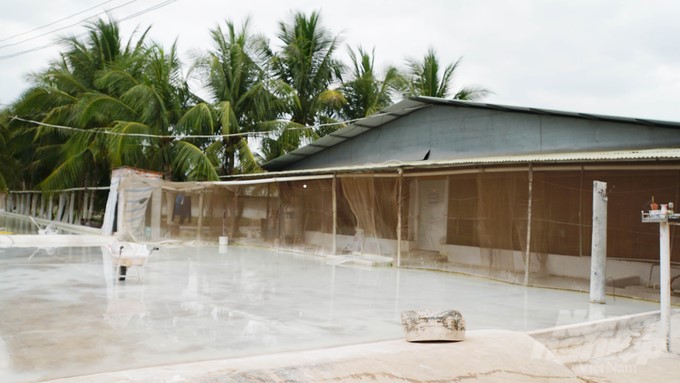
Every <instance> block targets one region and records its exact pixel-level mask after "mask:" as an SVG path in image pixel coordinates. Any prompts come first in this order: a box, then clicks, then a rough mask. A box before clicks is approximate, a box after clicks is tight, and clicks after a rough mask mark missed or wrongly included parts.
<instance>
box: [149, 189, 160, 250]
mask: <svg viewBox="0 0 680 383" xmlns="http://www.w3.org/2000/svg"><path fill="white" fill-rule="evenodd" d="M162 210H163V189H161V188H160V187H157V188H156V189H154V190H153V192H151V240H152V241H157V240H159V239H161V215H162Z"/></svg>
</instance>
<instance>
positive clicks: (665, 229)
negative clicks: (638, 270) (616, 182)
mask: <svg viewBox="0 0 680 383" xmlns="http://www.w3.org/2000/svg"><path fill="white" fill-rule="evenodd" d="M670 238H671V234H670V225H669V224H668V221H665V222H660V223H659V250H660V251H659V269H660V278H661V282H660V283H659V286H660V289H661V291H660V295H661V333H662V334H663V335H664V346H665V348H666V351H668V352H670V351H671V245H670V244H671V241H670Z"/></svg>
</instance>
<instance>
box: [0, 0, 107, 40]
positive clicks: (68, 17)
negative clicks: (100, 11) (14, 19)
mask: <svg viewBox="0 0 680 383" xmlns="http://www.w3.org/2000/svg"><path fill="white" fill-rule="evenodd" d="M112 1H115V0H107V1H105V2H103V3H99V4H97V5H95V6H94V7H91V8H88V9H86V10H84V11H80V12H78V13H74V14H72V15H70V16H66V17H63V18H61V19H59V20H56V21H53V22H51V23H49V24H45V25H42V26H40V27H36V28H33V29H31V30H30V31H26V32H21V33H17V34H16V35H12V36H8V37H4V38H2V39H0V43H2V42H5V41H7V40H11V39H13V38H15V37H19V36H23V35H27V34H29V33H32V32H35V31H39V30H41V29H45V28H47V27H50V26H52V25H54V24H57V23H60V22H62V21H64V20H68V19H70V18H72V17H76V16H78V15H82V14H83V13H85V12H88V11H91V10H93V9H95V8H97V7H100V6H102V5H104V4H106V3H110V2H112Z"/></svg>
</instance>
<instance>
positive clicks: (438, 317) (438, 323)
mask: <svg viewBox="0 0 680 383" xmlns="http://www.w3.org/2000/svg"><path fill="white" fill-rule="evenodd" d="M401 324H402V326H403V327H404V334H405V336H406V340H408V341H409V342H428V341H461V340H464V339H465V320H464V319H463V315H462V314H461V313H460V312H458V311H456V310H448V311H442V312H439V313H432V312H430V311H427V310H424V311H414V310H409V311H403V312H402V313H401Z"/></svg>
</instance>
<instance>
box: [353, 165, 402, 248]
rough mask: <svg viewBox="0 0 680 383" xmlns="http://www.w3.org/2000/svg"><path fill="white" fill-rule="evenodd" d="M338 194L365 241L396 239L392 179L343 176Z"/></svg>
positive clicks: (396, 184)
mask: <svg viewBox="0 0 680 383" xmlns="http://www.w3.org/2000/svg"><path fill="white" fill-rule="evenodd" d="M340 185H341V187H342V195H343V196H344V198H345V199H346V201H347V203H348V205H349V207H350V209H351V211H352V214H353V215H354V218H355V220H356V227H357V228H358V229H361V230H363V232H364V234H365V236H366V237H367V238H386V239H396V238H397V214H398V195H397V186H398V183H397V179H396V178H386V177H382V178H374V177H343V178H340Z"/></svg>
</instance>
